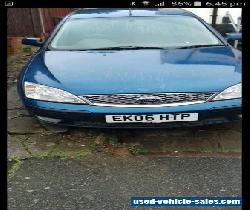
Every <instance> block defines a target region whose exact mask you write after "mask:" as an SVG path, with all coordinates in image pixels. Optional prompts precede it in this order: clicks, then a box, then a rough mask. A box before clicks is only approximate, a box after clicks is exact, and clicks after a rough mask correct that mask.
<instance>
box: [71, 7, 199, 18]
mask: <svg viewBox="0 0 250 210" xmlns="http://www.w3.org/2000/svg"><path fill="white" fill-rule="evenodd" d="M167 15H179V16H194V14H193V13H191V12H188V11H186V10H184V9H179V8H162V9H161V8H155V9H124V8H123V9H115V8H111V9H108V8H105V9H104V8H101V9H78V10H76V11H75V12H73V13H72V14H71V15H70V19H78V18H98V17H128V16H141V17H143V16H145V17H147V16H148V17H149V16H151V17H152V16H167Z"/></svg>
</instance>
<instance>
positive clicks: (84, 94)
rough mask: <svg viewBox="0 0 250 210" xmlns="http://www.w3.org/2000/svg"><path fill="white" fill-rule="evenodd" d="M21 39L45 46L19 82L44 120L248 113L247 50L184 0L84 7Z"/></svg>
mask: <svg viewBox="0 0 250 210" xmlns="http://www.w3.org/2000/svg"><path fill="white" fill-rule="evenodd" d="M228 36H229V37H230V34H229V35H228ZM231 37H238V38H239V37H240V36H237V34H236V36H235V34H234V36H231ZM22 43H23V44H27V45H34V46H39V47H40V48H39V50H38V51H37V52H36V53H35V54H34V55H33V56H32V58H31V59H30V60H29V62H28V63H27V64H26V65H25V66H24V68H23V69H22V71H21V73H20V75H19V78H18V84H17V86H18V92H19V95H20V98H21V100H22V102H23V104H24V105H25V107H26V108H27V109H28V111H29V112H30V113H31V114H32V115H33V116H35V117H36V118H37V119H38V120H40V121H42V122H47V123H54V124H58V125H65V126H77V127H120V128H149V127H155V128H156V127H182V126H201V125H210V124H216V123H226V122H230V121H234V120H240V119H241V98H242V96H241V69H242V62H241V52H240V51H239V50H237V49H235V48H233V47H231V46H230V45H229V44H228V42H227V40H226V39H225V38H223V37H222V36H221V35H220V34H219V33H218V32H216V31H215V30H214V29H213V28H212V27H211V26H210V25H209V24H207V23H206V22H204V21H203V20H202V19H201V18H199V17H197V16H196V15H194V14H193V13H190V12H187V11H185V10H183V9H174V8H173V9H79V10H76V11H74V12H72V13H71V14H69V15H68V16H66V17H65V18H64V19H63V20H62V21H61V22H60V23H59V24H58V25H57V26H56V27H55V29H54V31H53V32H52V33H51V34H50V36H49V38H48V39H47V40H46V41H44V42H41V41H39V40H38V39H36V38H24V39H23V41H22Z"/></svg>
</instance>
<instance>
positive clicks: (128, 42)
mask: <svg viewBox="0 0 250 210" xmlns="http://www.w3.org/2000/svg"><path fill="white" fill-rule="evenodd" d="M220 43H221V42H220V40H219V39H218V38H217V37H216V36H215V35H214V34H213V33H212V32H210V31H209V30H208V29H207V28H206V27H205V26H204V25H203V24H202V23H201V22H200V21H199V20H198V19H196V18H194V17H190V16H176V15H169V16H164V17H116V18H82V19H71V20H68V21H67V22H66V23H65V24H64V25H63V26H62V27H61V29H60V30H59V32H58V33H57V34H56V36H55V37H54V39H53V40H52V42H51V45H50V46H51V47H52V48H54V49H71V50H79V49H97V48H105V47H120V46H140V47H181V46H189V45H216V44H220Z"/></svg>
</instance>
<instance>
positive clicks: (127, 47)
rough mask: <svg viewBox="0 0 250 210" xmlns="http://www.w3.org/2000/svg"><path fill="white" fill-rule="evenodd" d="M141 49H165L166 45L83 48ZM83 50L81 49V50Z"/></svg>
mask: <svg viewBox="0 0 250 210" xmlns="http://www.w3.org/2000/svg"><path fill="white" fill-rule="evenodd" d="M130 49H132V50H140V49H165V48H164V47H143V46H117V47H101V48H92V49H83V50H130ZM79 51H81V50H79Z"/></svg>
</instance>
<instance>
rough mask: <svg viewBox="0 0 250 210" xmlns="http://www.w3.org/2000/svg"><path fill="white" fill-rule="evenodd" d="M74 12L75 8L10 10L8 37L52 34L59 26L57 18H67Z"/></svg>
mask: <svg viewBox="0 0 250 210" xmlns="http://www.w3.org/2000/svg"><path fill="white" fill-rule="evenodd" d="M72 10H73V8H40V9H39V8H9V9H8V13H7V14H8V18H7V19H8V20H7V27H8V28H7V35H8V36H9V37H24V36H40V35H41V34H42V33H43V32H45V33H50V32H51V31H52V29H53V28H54V27H55V25H56V24H57V21H56V17H62V16H65V15H67V14H68V13H69V12H71V11H72ZM43 30H44V31H43Z"/></svg>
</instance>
